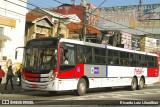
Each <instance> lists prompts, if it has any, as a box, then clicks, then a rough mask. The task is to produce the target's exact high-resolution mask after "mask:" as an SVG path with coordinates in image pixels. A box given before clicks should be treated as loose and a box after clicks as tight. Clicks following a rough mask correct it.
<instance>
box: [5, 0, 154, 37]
mask: <svg viewBox="0 0 160 107" xmlns="http://www.w3.org/2000/svg"><path fill="white" fill-rule="evenodd" d="M6 1H7V2H10V1H8V0H6ZM54 1H56V2H58V3H61V4H64V3H62V2H60V1H57V0H54ZM10 3H12V4H15V5H18V4H16V3H13V2H10ZM18 6H20V7H23V8H26V7H24V6H21V5H18ZM26 9H29V10H32V9H30V8H26ZM75 9H77V8H75ZM78 10H80V9H78ZM34 11H35V10H34ZM81 11H82V10H81ZM39 13H40V12H39ZM43 14H44V13H43ZM92 15H94V14H92ZM94 16H97V15H94ZM97 17H100V16H97ZM100 18H102V19H104V20H107V21H110V22H112V23H115V24H118V25H121V26H125V25H123V24H120V23H117V22H114V21H111V20H108V19H105V18H103V17H100ZM73 20H75V19H73ZM72 23H73V22H72ZM125 27H127V28H130V29H134V30H137V31H141V32H143V33H144V31H142V30H138V29H135V28H132V27H128V26H125ZM145 33H148V34H151V33H150V32H145Z"/></svg>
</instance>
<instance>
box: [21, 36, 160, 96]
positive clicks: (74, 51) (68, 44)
mask: <svg viewBox="0 0 160 107" xmlns="http://www.w3.org/2000/svg"><path fill="white" fill-rule="evenodd" d="M53 57H54V58H53ZM51 59H52V60H51ZM64 59H67V60H68V64H65V63H64ZM22 68H23V70H22V72H23V73H22V74H23V75H22V88H23V89H28V90H44V91H48V92H50V93H51V94H53V93H55V92H57V91H64V90H74V91H75V92H76V93H77V94H78V95H85V93H86V90H87V89H91V88H100V87H114V86H128V87H130V89H131V90H136V89H142V88H143V87H144V85H145V84H152V83H154V82H156V81H158V64H157V55H156V54H152V53H146V52H140V51H134V50H128V49H123V48H118V47H113V46H107V45H104V44H96V43H89V42H83V41H77V40H71V39H64V38H61V39H60V38H53V37H50V38H38V39H32V40H29V41H28V42H27V44H26V47H25V50H24V59H23V64H22Z"/></svg>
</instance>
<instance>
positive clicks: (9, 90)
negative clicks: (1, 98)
mask: <svg viewBox="0 0 160 107" xmlns="http://www.w3.org/2000/svg"><path fill="white" fill-rule="evenodd" d="M13 88H14V90H13V91H12V88H11V84H10V83H8V86H7V90H5V84H2V85H1V86H0V93H1V94H10V93H21V92H23V89H22V88H21V86H17V85H16V84H14V85H13Z"/></svg>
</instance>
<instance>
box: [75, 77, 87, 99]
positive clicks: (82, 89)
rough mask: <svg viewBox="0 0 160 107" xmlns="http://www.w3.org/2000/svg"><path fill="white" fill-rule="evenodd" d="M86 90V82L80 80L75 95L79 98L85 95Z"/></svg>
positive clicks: (82, 79)
mask: <svg viewBox="0 0 160 107" xmlns="http://www.w3.org/2000/svg"><path fill="white" fill-rule="evenodd" d="M86 90H87V85H86V81H85V79H84V78H81V79H80V80H79V82H78V85H77V90H76V94H77V95H79V96H82V95H85V93H86Z"/></svg>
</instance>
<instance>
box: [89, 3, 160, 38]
mask: <svg viewBox="0 0 160 107" xmlns="http://www.w3.org/2000/svg"><path fill="white" fill-rule="evenodd" d="M94 14H95V18H93V20H92V19H90V23H89V24H91V25H92V26H95V27H97V28H99V29H103V30H105V29H107V30H121V31H123V32H127V33H130V34H135V35H145V34H149V33H151V34H160V30H159V29H160V4H150V5H143V6H141V7H138V6H122V7H106V8H100V9H97V10H96V11H95V12H94ZM96 16H98V17H96ZM93 21H95V23H93Z"/></svg>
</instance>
